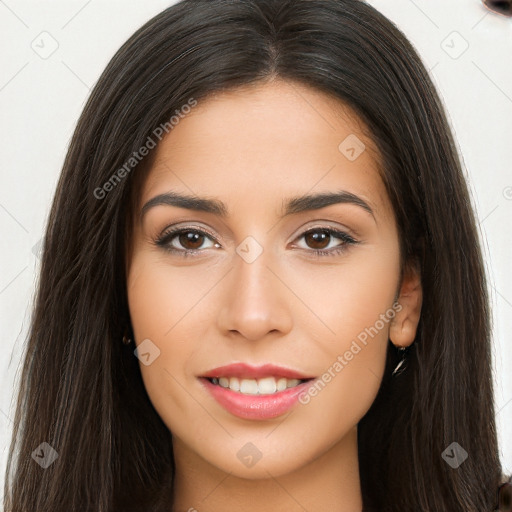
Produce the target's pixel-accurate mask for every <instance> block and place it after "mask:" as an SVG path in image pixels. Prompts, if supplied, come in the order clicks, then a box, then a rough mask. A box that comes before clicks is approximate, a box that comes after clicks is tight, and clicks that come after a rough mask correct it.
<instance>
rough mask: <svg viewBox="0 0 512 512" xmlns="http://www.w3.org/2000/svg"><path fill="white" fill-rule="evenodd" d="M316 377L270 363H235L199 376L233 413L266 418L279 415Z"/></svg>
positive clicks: (247, 416) (284, 411)
mask: <svg viewBox="0 0 512 512" xmlns="http://www.w3.org/2000/svg"><path fill="white" fill-rule="evenodd" d="M314 379H315V377H311V376H309V375H303V374H302V373H300V372H298V371H295V370H291V369H289V368H285V367H282V366H276V365H272V364H266V365H262V366H251V365H247V364H244V363H235V364H230V365H227V366H222V367H219V368H215V369H213V370H210V371H209V372H207V373H206V374H204V375H201V376H199V380H200V381H201V382H202V383H203V386H204V387H205V389H206V390H207V391H208V392H209V394H210V395H211V396H212V397H213V398H214V399H215V400H216V401H217V402H218V403H219V405H221V406H222V407H223V408H224V409H225V410H227V411H228V412H229V413H231V414H233V415H234V416H238V417H240V418H244V419H250V420H266V419H271V418H275V417H277V416H281V415H282V414H284V413H286V412H287V411H288V410H289V409H291V408H292V407H293V406H294V405H296V403H297V402H298V401H299V396H300V395H301V393H303V392H305V391H306V390H307V388H308V387H309V385H310V384H309V382H310V381H312V380H314Z"/></svg>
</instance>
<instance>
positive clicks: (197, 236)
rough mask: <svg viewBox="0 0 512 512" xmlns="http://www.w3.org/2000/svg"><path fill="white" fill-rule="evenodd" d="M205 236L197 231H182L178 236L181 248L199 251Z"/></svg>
mask: <svg viewBox="0 0 512 512" xmlns="http://www.w3.org/2000/svg"><path fill="white" fill-rule="evenodd" d="M204 239H205V236H204V234H202V233H199V232H197V231H183V232H182V233H180V234H179V235H178V240H179V242H180V244H181V246H182V247H183V248H185V249H191V250H194V249H199V248H200V247H201V246H202V245H203V243H204Z"/></svg>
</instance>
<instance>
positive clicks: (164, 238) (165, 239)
mask: <svg viewBox="0 0 512 512" xmlns="http://www.w3.org/2000/svg"><path fill="white" fill-rule="evenodd" d="M315 232H326V233H328V234H329V235H331V236H334V237H335V238H337V239H338V240H341V241H342V242H343V244H341V245H339V246H337V247H334V248H332V249H311V250H310V251H311V252H313V253H314V254H315V255H316V256H337V255H339V254H341V253H343V252H345V251H346V250H347V249H348V248H349V246H351V245H356V244H358V243H359V242H358V241H357V240H355V239H354V238H352V237H351V236H350V235H348V234H347V233H345V232H344V231H339V230H337V229H334V228H327V227H325V228H324V227H315V228H312V229H308V230H307V231H305V232H304V233H302V235H300V236H299V237H298V238H299V239H300V238H302V237H304V236H306V235H308V234H310V233H315ZM182 233H195V234H200V235H206V236H207V237H209V238H211V239H212V241H213V242H214V243H218V241H217V240H216V239H215V237H214V236H213V235H212V234H211V233H208V232H207V231H203V230H202V229H198V228H187V227H184V228H176V229H170V230H169V231H165V232H164V233H162V235H161V236H160V237H159V238H158V239H157V240H155V242H154V243H155V245H156V246H157V247H159V248H162V249H164V250H165V251H167V252H170V253H172V254H177V255H179V256H182V257H188V256H190V255H194V254H197V253H200V252H202V251H203V250H204V249H176V248H174V247H171V246H170V242H171V241H172V240H173V239H174V238H175V237H176V236H177V235H181V234H182ZM304 250H306V251H308V249H304Z"/></svg>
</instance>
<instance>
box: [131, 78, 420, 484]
mask: <svg viewBox="0 0 512 512" xmlns="http://www.w3.org/2000/svg"><path fill="white" fill-rule="evenodd" d="M361 130H362V126H361V125H360V124H359V123H358V122H357V120H356V117H355V116H354V115H351V114H350V111H349V110H348V109H345V110H342V106H341V104H340V103H337V102H335V100H333V99H332V98H329V97H327V96H324V95H323V94H322V93H320V92H317V91H315V90H312V89H309V88H306V87H304V86H299V85H297V84H293V85H292V84H290V83H287V82H282V81H276V82H273V83H269V84H267V85H263V86H261V85H260V86H258V87H255V88H246V89H240V90H238V91H237V92H233V91H231V92H229V93H223V94H219V95H217V96H215V97H214V98H211V99H208V100H207V101H204V102H200V103H199V104H198V105H197V106H196V107H194V108H193V109H192V111H191V112H190V113H189V114H187V115H186V116H185V117H184V118H183V119H181V121H180V122H179V124H177V125H176V126H175V127H174V128H173V129H172V131H170V133H169V135H168V136H167V137H166V138H164V139H163V140H162V142H161V143H160V144H159V146H158V147H157V148H156V149H155V150H154V151H157V153H156V155H155V156H156V158H155V161H154V164H153V166H152V168H151V169H150V172H149V174H148V177H147V180H146V181H145V184H144V187H143V190H142V192H141V193H142V202H141V204H140V206H139V210H138V213H137V214H139V212H140V213H141V214H140V217H138V219H139V218H140V220H137V222H136V223H135V225H134V231H133V236H134V245H133V250H132V252H131V254H130V255H128V300H129V307H130V314H131V321H132V326H133V331H134V334H135V341H136V344H137V347H138V357H139V359H140V369H141V372H142V377H143V380H144V384H145V387H146V389H147V392H148V395H149V398H150V400H151V402H152V404H153V406H154V407H155V409H156V411H157V412H158V414H159V415H160V416H161V418H162V420H163V421H164V422H165V424H166V425H167V426H168V427H169V429H170V431H171V432H172V434H173V443H174V448H175V455H179V454H181V455H182V456H183V457H190V458H191V459H190V460H192V458H194V459H195V460H201V461H202V462H203V463H206V464H210V465H212V466H214V467H216V468H218V469H221V470H223V471H225V472H229V473H232V474H234V475H238V476H242V477H246V478H264V477H267V476H268V472H270V473H271V474H272V475H274V476H277V475H280V474H285V473H287V472H290V471H292V470H294V469H297V468H300V467H302V466H304V465H305V464H306V463H307V462H308V461H312V460H314V459H317V458H319V457H320V456H322V455H324V454H326V453H327V452H329V451H330V450H333V449H336V447H340V446H343V443H346V442H347V439H350V440H351V442H352V444H353V440H354V439H355V437H354V433H355V432H356V427H357V424H358V422H359V420H360V419H361V418H362V417H363V416H364V414H365V413H366V411H367V410H368V409H369V407H370V406H371V404H372V402H373V400H374V398H375V396H376V394H377V391H378V388H379V385H380V383H381V379H382V375H383V370H384V365H385V356H386V348H387V343H388V338H389V337H391V339H392V340H393V342H395V343H397V344H402V345H407V344H409V343H410V342H412V339H413V337H414V332H415V328H416V326H415V323H416V322H414V321H413V322H412V324H414V325H412V327H411V321H410V318H409V319H407V318H408V317H407V314H408V311H409V309H408V307H407V305H406V302H407V301H405V303H404V304H405V306H400V305H399V306H397V304H396V303H395V295H396V294H397V292H400V290H401V286H400V285H401V283H400V282H399V273H400V265H399V241H398V234H397V228H396V225H395V219H394V215H393V211H392V207H391V204H390V202H389V199H388V196H387V194H386V190H385V188H384V185H383V182H382V181H381V178H380V177H379V173H378V172H377V163H376V160H375V159H374V157H375V155H376V152H375V150H374V148H373V145H372V142H371V140H369V139H368V138H367V137H365V136H364V135H363V134H362V131H361ZM171 193H172V194H175V195H179V196H186V197H190V198H193V199H197V201H196V202H194V200H189V201H188V202H187V201H184V200H177V199H176V198H175V199H173V198H172V197H171V196H170V195H169V194H171ZM166 194H168V195H167V196H166ZM332 194H338V196H337V197H334V196H331V195H332ZM155 198H157V199H155ZM206 201H208V202H206ZM148 202H150V203H149V204H148ZM144 205H146V206H145V208H144V211H143V212H141V210H142V207H143V206H144ZM172 230H180V231H181V232H178V233H174V234H173V233H171V231H172ZM404 286H405V285H404ZM393 326H396V327H393ZM404 326H405V327H404ZM390 328H391V329H392V331H391V333H390ZM393 329H395V330H396V336H395V338H393V336H391V334H392V333H393ZM228 365H234V366H231V367H230V368H224V369H220V370H217V369H218V368H219V367H225V366H228ZM263 365H273V366H272V367H268V366H267V367H266V368H261V367H262V366H263ZM206 376H209V377H210V378H211V379H214V378H217V381H215V380H208V379H207V378H206ZM294 378H296V379H299V382H298V381H297V380H294ZM307 378H311V379H314V380H309V381H307V382H305V383H301V382H300V381H302V380H304V379H307ZM228 385H229V386H230V387H229V388H226V387H225V386H228ZM285 387H286V389H285V390H283V388H285ZM315 389H316V391H315Z"/></svg>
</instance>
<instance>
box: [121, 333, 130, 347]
mask: <svg viewBox="0 0 512 512" xmlns="http://www.w3.org/2000/svg"><path fill="white" fill-rule="evenodd" d="M131 342H132V339H131V338H128V336H127V335H126V334H125V335H124V336H123V343H124V344H125V345H129V344H130V343H131Z"/></svg>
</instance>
